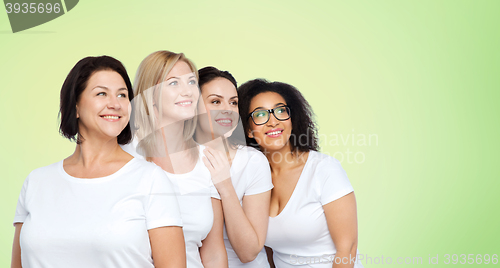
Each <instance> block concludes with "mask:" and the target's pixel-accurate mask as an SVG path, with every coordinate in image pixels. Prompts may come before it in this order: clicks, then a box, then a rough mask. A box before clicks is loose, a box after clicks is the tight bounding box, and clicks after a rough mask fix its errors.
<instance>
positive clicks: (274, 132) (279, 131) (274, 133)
mask: <svg viewBox="0 0 500 268" xmlns="http://www.w3.org/2000/svg"><path fill="white" fill-rule="evenodd" d="M281 132H283V131H282V130H278V131H273V132H269V133H267V135H269V136H272V135H278V134H280V133H281Z"/></svg>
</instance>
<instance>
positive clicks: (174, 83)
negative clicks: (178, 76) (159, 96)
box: [168, 81, 178, 86]
mask: <svg viewBox="0 0 500 268" xmlns="http://www.w3.org/2000/svg"><path fill="white" fill-rule="evenodd" d="M177 84H178V83H177V81H172V82H170V83H168V85H169V86H177Z"/></svg>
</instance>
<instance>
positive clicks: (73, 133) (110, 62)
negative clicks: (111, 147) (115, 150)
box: [59, 56, 134, 144]
mask: <svg viewBox="0 0 500 268" xmlns="http://www.w3.org/2000/svg"><path fill="white" fill-rule="evenodd" d="M104 70H111V71H115V72H117V73H118V74H119V75H121V77H122V78H123V81H125V85H127V90H128V98H129V100H132V98H133V96H134V93H133V91H132V83H131V82H130V78H129V77H128V75H127V71H126V70H125V67H124V66H123V64H122V63H121V62H120V61H119V60H117V59H115V58H112V57H109V56H100V57H86V58H83V59H81V60H80V61H79V62H78V63H77V64H76V65H75V66H74V67H73V69H71V71H70V72H69V74H68V76H67V77H66V80H64V84H63V86H62V88H61V100H60V106H59V117H60V119H61V124H60V125H59V132H60V133H61V135H63V136H64V137H66V138H68V139H69V140H72V141H76V142H77V143H78V144H79V143H81V137H80V134H79V131H78V118H77V117H76V103H77V102H78V100H79V99H80V95H81V94H82V92H83V90H84V89H85V88H86V87H87V82H88V81H89V79H90V77H91V76H92V75H93V74H94V73H95V72H98V71H104ZM117 139H118V144H127V143H129V142H130V140H131V139H132V131H131V128H130V122H129V123H128V124H127V126H126V127H125V129H123V130H122V132H121V133H120V135H118V138H117Z"/></svg>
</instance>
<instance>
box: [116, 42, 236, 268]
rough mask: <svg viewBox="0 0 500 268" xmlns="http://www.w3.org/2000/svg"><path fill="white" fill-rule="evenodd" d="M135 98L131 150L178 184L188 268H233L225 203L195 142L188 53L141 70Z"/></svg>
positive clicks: (194, 90)
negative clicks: (225, 227)
mask: <svg viewBox="0 0 500 268" xmlns="http://www.w3.org/2000/svg"><path fill="white" fill-rule="evenodd" d="M134 96H135V98H134V101H133V105H134V108H135V113H134V115H133V116H132V122H133V126H134V127H135V128H136V131H135V136H136V137H135V139H136V140H135V141H134V143H133V144H132V145H131V146H125V149H126V150H127V151H131V153H133V154H135V155H138V154H139V155H142V156H144V157H145V158H146V160H148V161H151V162H153V163H155V164H156V165H158V166H160V167H161V168H162V169H163V170H164V171H165V173H166V174H167V177H169V179H170V180H171V181H172V183H173V184H174V187H175V192H176V195H177V198H178V201H179V206H180V209H181V217H182V221H183V231H184V238H185V243H186V258H187V267H189V268H201V267H216V268H220V267H227V254H226V250H225V247H224V241H223V235H222V233H223V215H222V206H221V201H220V200H219V199H218V198H219V196H218V193H217V190H216V189H215V187H214V186H213V184H212V182H211V174H210V172H209V170H208V169H207V168H206V167H205V166H204V165H203V162H202V159H201V156H202V154H201V151H202V150H203V149H204V147H203V146H199V145H197V144H196V143H195V142H194V140H193V133H194V130H195V127H196V112H197V110H196V107H197V104H198V99H199V96H200V91H199V88H198V73H197V71H196V67H195V66H194V64H193V63H192V62H191V61H190V60H189V59H187V58H186V57H185V56H184V54H182V53H180V54H177V53H173V52H170V51H157V52H154V53H152V54H150V55H149V56H147V57H146V58H145V59H144V60H143V61H142V63H141V64H140V66H139V68H138V71H137V75H136V79H135V88H134ZM134 147H135V148H134ZM134 150H135V152H134Z"/></svg>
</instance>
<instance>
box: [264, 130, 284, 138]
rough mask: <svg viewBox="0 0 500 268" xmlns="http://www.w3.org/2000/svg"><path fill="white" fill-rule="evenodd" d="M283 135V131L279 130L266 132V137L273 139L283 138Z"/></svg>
mask: <svg viewBox="0 0 500 268" xmlns="http://www.w3.org/2000/svg"><path fill="white" fill-rule="evenodd" d="M282 133H283V129H277V130H274V129H273V130H271V131H269V132H266V135H267V136H268V137H271V138H276V137H279V136H281V134H282Z"/></svg>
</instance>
